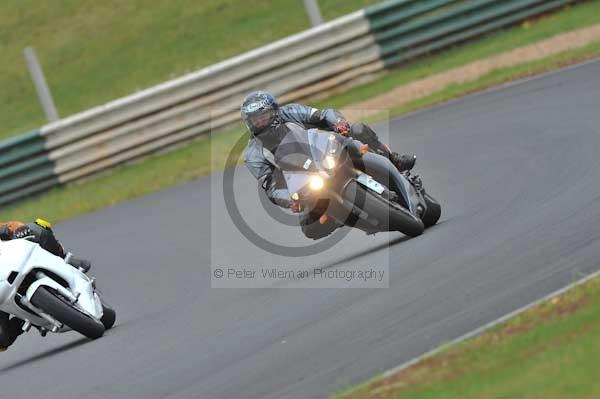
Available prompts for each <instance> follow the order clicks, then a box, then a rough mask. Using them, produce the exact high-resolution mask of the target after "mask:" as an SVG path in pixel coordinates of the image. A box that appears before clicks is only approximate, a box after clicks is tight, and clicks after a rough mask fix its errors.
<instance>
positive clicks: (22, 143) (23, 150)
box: [0, 129, 46, 167]
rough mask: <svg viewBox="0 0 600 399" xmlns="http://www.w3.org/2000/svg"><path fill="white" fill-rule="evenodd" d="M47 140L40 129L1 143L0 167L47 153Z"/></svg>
mask: <svg viewBox="0 0 600 399" xmlns="http://www.w3.org/2000/svg"><path fill="white" fill-rule="evenodd" d="M45 144H46V139H45V138H44V137H43V136H41V135H40V131H39V130H38V129H36V130H32V131H30V132H27V133H25V134H22V135H20V136H17V137H12V138H10V139H6V140H3V141H0V167H2V166H5V165H10V164H13V163H15V162H19V161H20V160H22V159H24V158H27V157H30V156H33V155H36V154H39V153H42V152H45V151H46V149H45Z"/></svg>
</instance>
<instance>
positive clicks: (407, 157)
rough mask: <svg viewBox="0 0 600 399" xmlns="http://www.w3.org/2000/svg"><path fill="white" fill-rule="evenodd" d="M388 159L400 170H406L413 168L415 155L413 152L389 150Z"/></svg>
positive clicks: (415, 159)
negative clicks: (403, 152) (400, 152)
mask: <svg viewBox="0 0 600 399" xmlns="http://www.w3.org/2000/svg"><path fill="white" fill-rule="evenodd" d="M389 158H390V161H391V162H392V163H393V164H394V166H395V167H396V168H397V169H398V171H400V172H404V171H408V170H411V169H412V168H414V166H415V162H416V161H417V156H416V155H413V154H402V155H400V154H398V153H397V152H390V154H389Z"/></svg>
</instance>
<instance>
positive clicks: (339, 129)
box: [333, 119, 350, 136]
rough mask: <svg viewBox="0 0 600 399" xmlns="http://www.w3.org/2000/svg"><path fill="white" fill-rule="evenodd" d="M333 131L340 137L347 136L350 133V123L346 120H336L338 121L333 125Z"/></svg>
mask: <svg viewBox="0 0 600 399" xmlns="http://www.w3.org/2000/svg"><path fill="white" fill-rule="evenodd" d="M333 130H334V131H335V132H336V133H339V134H341V135H342V136H347V135H348V133H350V123H348V121H347V120H346V119H338V121H337V122H336V123H334V124H333Z"/></svg>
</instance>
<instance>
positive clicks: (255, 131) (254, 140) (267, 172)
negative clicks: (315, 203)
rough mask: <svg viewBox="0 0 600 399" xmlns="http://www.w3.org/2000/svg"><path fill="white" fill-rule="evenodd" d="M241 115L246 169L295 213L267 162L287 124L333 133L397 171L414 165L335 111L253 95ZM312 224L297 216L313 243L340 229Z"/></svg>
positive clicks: (274, 198)
mask: <svg viewBox="0 0 600 399" xmlns="http://www.w3.org/2000/svg"><path fill="white" fill-rule="evenodd" d="M241 114H242V120H243V121H244V122H245V124H246V127H247V128H248V130H249V132H250V138H249V140H248V145H247V147H246V157H245V162H246V166H247V167H248V169H249V170H250V172H251V173H252V174H253V175H254V177H256V179H258V181H259V182H260V184H261V186H262V187H263V189H264V190H265V191H266V193H267V196H268V197H269V199H270V200H271V201H272V202H273V203H275V204H277V205H279V206H281V207H284V208H290V209H291V210H292V211H294V212H300V211H301V209H300V208H299V207H298V205H297V204H296V203H295V202H294V201H293V200H292V199H291V198H290V194H289V193H288V191H287V189H286V186H285V182H284V181H283V177H282V174H281V172H280V171H279V170H278V169H277V168H276V167H275V166H274V165H273V163H272V162H270V161H269V158H270V155H272V153H274V151H275V149H276V147H277V144H278V143H279V141H280V140H281V139H282V138H283V137H284V136H285V130H286V128H285V124H286V123H295V124H298V125H300V126H302V127H304V128H306V129H309V128H319V129H323V130H330V131H335V132H337V133H340V134H343V135H345V136H348V137H351V138H353V139H355V140H358V141H360V142H362V143H364V144H368V146H369V150H370V151H373V152H376V153H379V154H381V155H384V156H386V157H387V158H389V159H390V161H391V162H392V163H393V164H394V165H395V166H396V167H397V168H398V170H400V171H404V170H410V169H412V168H413V166H414V164H415V160H416V157H415V156H414V155H399V154H397V153H395V152H392V151H390V149H389V147H388V146H387V145H385V144H383V143H381V141H380V140H379V138H378V137H377V134H376V133H375V132H374V131H373V130H372V129H371V128H370V127H369V126H367V125H365V124H363V123H354V124H350V123H349V122H348V121H347V120H346V118H344V116H343V115H342V114H341V113H340V112H339V111H337V110H334V109H323V110H319V109H316V108H312V107H309V106H306V105H301V104H288V105H283V106H280V105H279V104H278V103H277V101H276V100H275V98H274V97H273V96H272V95H271V94H269V93H265V92H254V93H250V94H249V95H248V96H246V98H245V99H244V101H243V103H242V106H241ZM314 222H315V221H314V220H312V219H311V218H310V215H301V216H300V225H301V227H302V231H303V232H304V234H305V235H306V236H307V237H309V238H312V239H318V238H322V237H324V236H326V235H328V234H330V233H331V232H333V230H335V229H336V228H337V227H339V226H338V225H337V224H336V223H335V222H334V221H332V220H329V221H328V222H327V223H323V224H319V223H314Z"/></svg>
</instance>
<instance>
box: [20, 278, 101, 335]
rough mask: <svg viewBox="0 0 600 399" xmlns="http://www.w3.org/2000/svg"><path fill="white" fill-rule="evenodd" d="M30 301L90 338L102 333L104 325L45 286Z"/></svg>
mask: <svg viewBox="0 0 600 399" xmlns="http://www.w3.org/2000/svg"><path fill="white" fill-rule="evenodd" d="M31 303H32V304H33V305H34V306H36V307H38V308H40V309H42V310H43V311H44V312H46V313H48V314H49V315H50V316H52V317H54V318H55V319H56V320H58V321H60V322H61V323H63V324H65V325H66V326H69V327H70V328H71V329H73V330H74V331H77V332H78V333H80V334H82V335H85V336H86V337H88V338H90V339H97V338H100V337H101V336H102V335H103V334H104V325H103V324H102V323H101V322H100V321H99V320H96V319H94V318H92V317H91V316H88V315H87V314H85V313H82V312H81V311H79V310H78V309H77V308H76V307H74V306H73V305H72V304H70V303H69V302H68V301H67V300H66V299H65V298H63V297H62V296H61V295H59V294H58V293H55V292H54V291H53V290H51V289H48V288H47V287H39V288H38V289H37V290H36V291H35V293H34V294H33V296H32V297H31Z"/></svg>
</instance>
